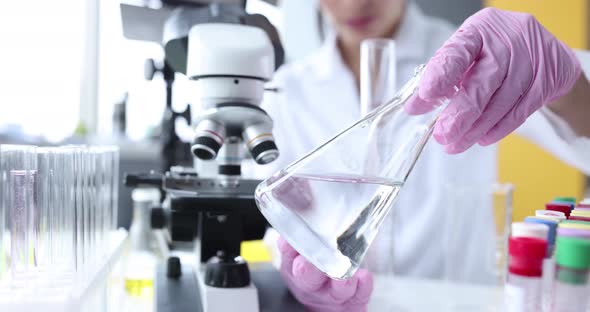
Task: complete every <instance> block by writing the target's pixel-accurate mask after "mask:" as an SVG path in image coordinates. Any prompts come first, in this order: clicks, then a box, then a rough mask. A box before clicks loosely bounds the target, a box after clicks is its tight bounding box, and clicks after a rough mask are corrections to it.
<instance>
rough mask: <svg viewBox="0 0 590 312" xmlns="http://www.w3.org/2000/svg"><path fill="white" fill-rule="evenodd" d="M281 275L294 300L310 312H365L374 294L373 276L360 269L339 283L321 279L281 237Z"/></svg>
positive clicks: (325, 278) (322, 277) (313, 268)
mask: <svg viewBox="0 0 590 312" xmlns="http://www.w3.org/2000/svg"><path fill="white" fill-rule="evenodd" d="M278 245H279V250H280V252H281V275H282V276H283V279H284V280H285V282H286V283H287V286H288V287H289V290H290V291H291V293H292V294H293V296H295V298H296V299H297V300H298V301H299V302H301V303H302V304H303V305H304V306H305V307H306V308H307V309H308V310H309V311H313V312H316V311H318V312H319V311H321V312H361V311H367V306H368V303H369V298H370V297H371V293H372V292H373V275H372V274H371V273H370V272H369V271H366V270H363V269H359V270H358V271H357V272H356V273H355V274H354V275H353V276H352V277H351V278H349V279H347V280H345V281H341V280H334V279H331V278H329V277H328V276H326V275H324V273H322V272H321V271H319V270H318V269H317V268H316V267H314V266H313V265H312V264H311V263H309V262H308V261H307V260H305V258H303V256H301V255H300V254H299V253H298V252H297V251H296V250H295V249H293V247H291V245H289V243H287V242H286V241H285V240H284V239H283V238H282V237H281V238H279V240H278Z"/></svg>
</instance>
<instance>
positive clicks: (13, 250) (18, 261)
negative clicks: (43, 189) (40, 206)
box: [0, 145, 37, 285]
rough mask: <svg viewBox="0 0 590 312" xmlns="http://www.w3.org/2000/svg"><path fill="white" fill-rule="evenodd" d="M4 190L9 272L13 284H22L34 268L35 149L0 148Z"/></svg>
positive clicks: (17, 146)
mask: <svg viewBox="0 0 590 312" xmlns="http://www.w3.org/2000/svg"><path fill="white" fill-rule="evenodd" d="M0 150H1V152H0V153H1V154H2V159H3V162H2V164H3V168H2V172H3V176H4V177H5V179H6V182H7V185H6V188H5V193H4V194H6V197H7V198H6V202H5V203H6V206H5V208H6V209H5V210H6V212H7V213H8V214H9V215H10V218H9V221H8V223H9V225H10V271H11V276H12V282H13V285H16V284H14V282H16V281H20V280H21V279H22V278H23V277H25V276H26V275H27V274H28V273H31V272H33V269H34V268H35V259H34V256H35V255H34V250H35V248H34V245H35V231H34V228H33V225H34V218H35V202H34V198H35V178H36V169H37V168H36V167H37V159H36V154H35V147H34V146H28V145H1V146H0Z"/></svg>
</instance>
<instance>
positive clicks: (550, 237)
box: [524, 217, 558, 246]
mask: <svg viewBox="0 0 590 312" xmlns="http://www.w3.org/2000/svg"><path fill="white" fill-rule="evenodd" d="M524 222H525V223H537V224H545V225H546V226H548V227H549V232H548V233H547V242H548V244H549V246H552V245H554V244H555V231H557V224H558V222H557V221H555V220H547V219H543V218H538V217H526V218H525V219H524Z"/></svg>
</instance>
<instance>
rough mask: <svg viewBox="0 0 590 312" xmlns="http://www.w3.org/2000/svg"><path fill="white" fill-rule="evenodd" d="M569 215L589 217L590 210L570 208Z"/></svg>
mask: <svg viewBox="0 0 590 312" xmlns="http://www.w3.org/2000/svg"><path fill="white" fill-rule="evenodd" d="M570 216H579V217H590V211H582V210H575V209H574V210H572V213H570Z"/></svg>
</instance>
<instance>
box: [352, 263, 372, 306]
mask: <svg viewBox="0 0 590 312" xmlns="http://www.w3.org/2000/svg"><path fill="white" fill-rule="evenodd" d="M355 276H356V278H357V279H358V282H357V284H356V291H355V293H354V295H353V296H352V298H350V300H348V303H349V304H358V305H367V304H368V303H369V299H370V298H371V294H372V293H373V274H371V272H369V271H367V270H365V269H360V270H358V271H357V273H356V274H355Z"/></svg>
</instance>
